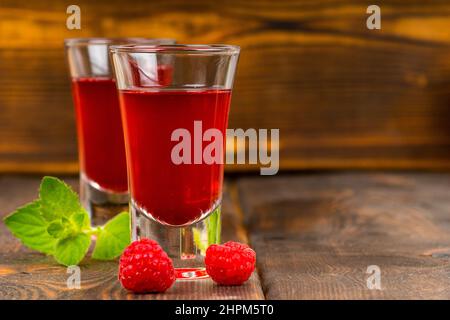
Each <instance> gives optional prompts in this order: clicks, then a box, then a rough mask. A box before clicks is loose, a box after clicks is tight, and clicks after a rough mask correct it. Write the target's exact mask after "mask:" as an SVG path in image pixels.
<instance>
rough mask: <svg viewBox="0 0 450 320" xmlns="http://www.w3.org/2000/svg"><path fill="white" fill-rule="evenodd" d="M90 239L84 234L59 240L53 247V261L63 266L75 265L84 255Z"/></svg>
mask: <svg viewBox="0 0 450 320" xmlns="http://www.w3.org/2000/svg"><path fill="white" fill-rule="evenodd" d="M90 244H91V238H90V237H89V236H88V235H87V234H84V233H80V234H78V235H75V236H70V237H68V238H65V239H60V240H58V242H57V243H56V247H55V254H54V255H55V259H56V261H58V262H59V263H61V264H63V265H65V266H71V265H77V264H78V263H79V262H80V261H81V260H83V258H84V256H85V255H86V253H87V251H88V249H89V246H90Z"/></svg>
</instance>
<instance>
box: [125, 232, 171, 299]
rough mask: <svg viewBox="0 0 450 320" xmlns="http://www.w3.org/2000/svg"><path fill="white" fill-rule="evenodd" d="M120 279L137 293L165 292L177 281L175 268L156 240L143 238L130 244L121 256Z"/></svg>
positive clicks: (126, 287) (126, 286) (127, 287)
mask: <svg viewBox="0 0 450 320" xmlns="http://www.w3.org/2000/svg"><path fill="white" fill-rule="evenodd" d="M119 281H120V283H121V284H122V286H123V287H124V288H125V289H128V290H130V291H133V292H136V293H146V292H164V291H166V290H167V289H169V288H170V287H171V286H172V284H173V283H174V282H175V269H174V268H173V264H172V260H170V258H169V257H168V256H167V254H166V253H165V252H164V251H163V249H162V248H161V247H160V246H159V244H158V243H157V242H156V241H153V240H150V239H141V240H138V241H134V242H133V243H132V244H130V245H129V246H128V247H127V248H126V249H125V251H124V252H123V254H122V256H121V257H120V262H119Z"/></svg>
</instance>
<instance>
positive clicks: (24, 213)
mask: <svg viewBox="0 0 450 320" xmlns="http://www.w3.org/2000/svg"><path fill="white" fill-rule="evenodd" d="M39 211H40V203H39V201H34V202H32V203H30V204H28V205H26V206H23V207H21V208H19V209H17V210H16V211H15V212H13V213H12V214H10V215H9V216H7V217H6V218H5V219H4V221H5V224H6V226H7V227H8V229H9V230H10V231H11V233H12V234H13V235H14V236H16V237H17V238H19V239H20V240H21V241H22V243H23V244H24V245H25V246H27V247H28V248H30V249H33V250H37V251H40V252H42V253H47V254H51V253H53V251H54V247H55V243H56V241H55V239H54V238H53V237H52V236H51V235H50V234H48V232H47V227H48V223H47V222H46V221H45V219H44V218H42V216H41V215H40V213H39Z"/></svg>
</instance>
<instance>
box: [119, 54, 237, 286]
mask: <svg viewBox="0 0 450 320" xmlns="http://www.w3.org/2000/svg"><path fill="white" fill-rule="evenodd" d="M111 53H112V59H113V64H114V68H115V75H116V80H117V85H118V89H119V98H120V105H121V110H122V120H123V126H124V132H125V147H126V155H127V165H128V179H129V186H130V194H131V201H130V213H131V232H132V239H133V240H136V239H140V238H151V239H154V240H156V241H158V242H159V243H160V245H161V246H162V247H163V249H164V250H165V251H166V252H167V253H168V255H169V256H170V257H171V258H172V260H173V263H174V266H175V268H176V272H177V278H179V279H195V278H203V277H206V276H207V274H206V272H205V269H204V263H203V259H204V254H205V250H206V248H207V247H208V246H209V245H210V244H213V243H218V242H219V241H220V226H221V217H220V206H221V199H222V182H223V163H224V150H225V141H226V139H225V138H226V136H225V133H226V128H227V124H228V113H229V108H230V101H231V90H232V86H233V80H234V75H235V71H236V66H237V62H238V57H239V47H237V46H229V45H160V46H147V45H122V46H112V47H111Z"/></svg>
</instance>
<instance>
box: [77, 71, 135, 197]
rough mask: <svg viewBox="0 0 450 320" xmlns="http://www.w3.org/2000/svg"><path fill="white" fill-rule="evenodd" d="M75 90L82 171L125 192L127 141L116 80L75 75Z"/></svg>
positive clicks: (105, 184) (101, 182)
mask: <svg viewBox="0 0 450 320" xmlns="http://www.w3.org/2000/svg"><path fill="white" fill-rule="evenodd" d="M72 91H73V97H74V101H75V108H76V114H77V127H78V146H79V154H80V166H81V170H82V172H83V173H84V174H85V175H86V176H87V178H88V179H89V180H91V181H93V182H95V183H97V184H98V185H99V186H100V187H101V188H103V189H106V190H109V191H113V192H126V191H127V189H128V185H127V168H126V157H125V145H124V137H123V129H122V121H121V117H120V106H119V98H118V95H117V89H116V84H115V81H114V80H112V79H109V78H79V79H74V80H73V81H72Z"/></svg>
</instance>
